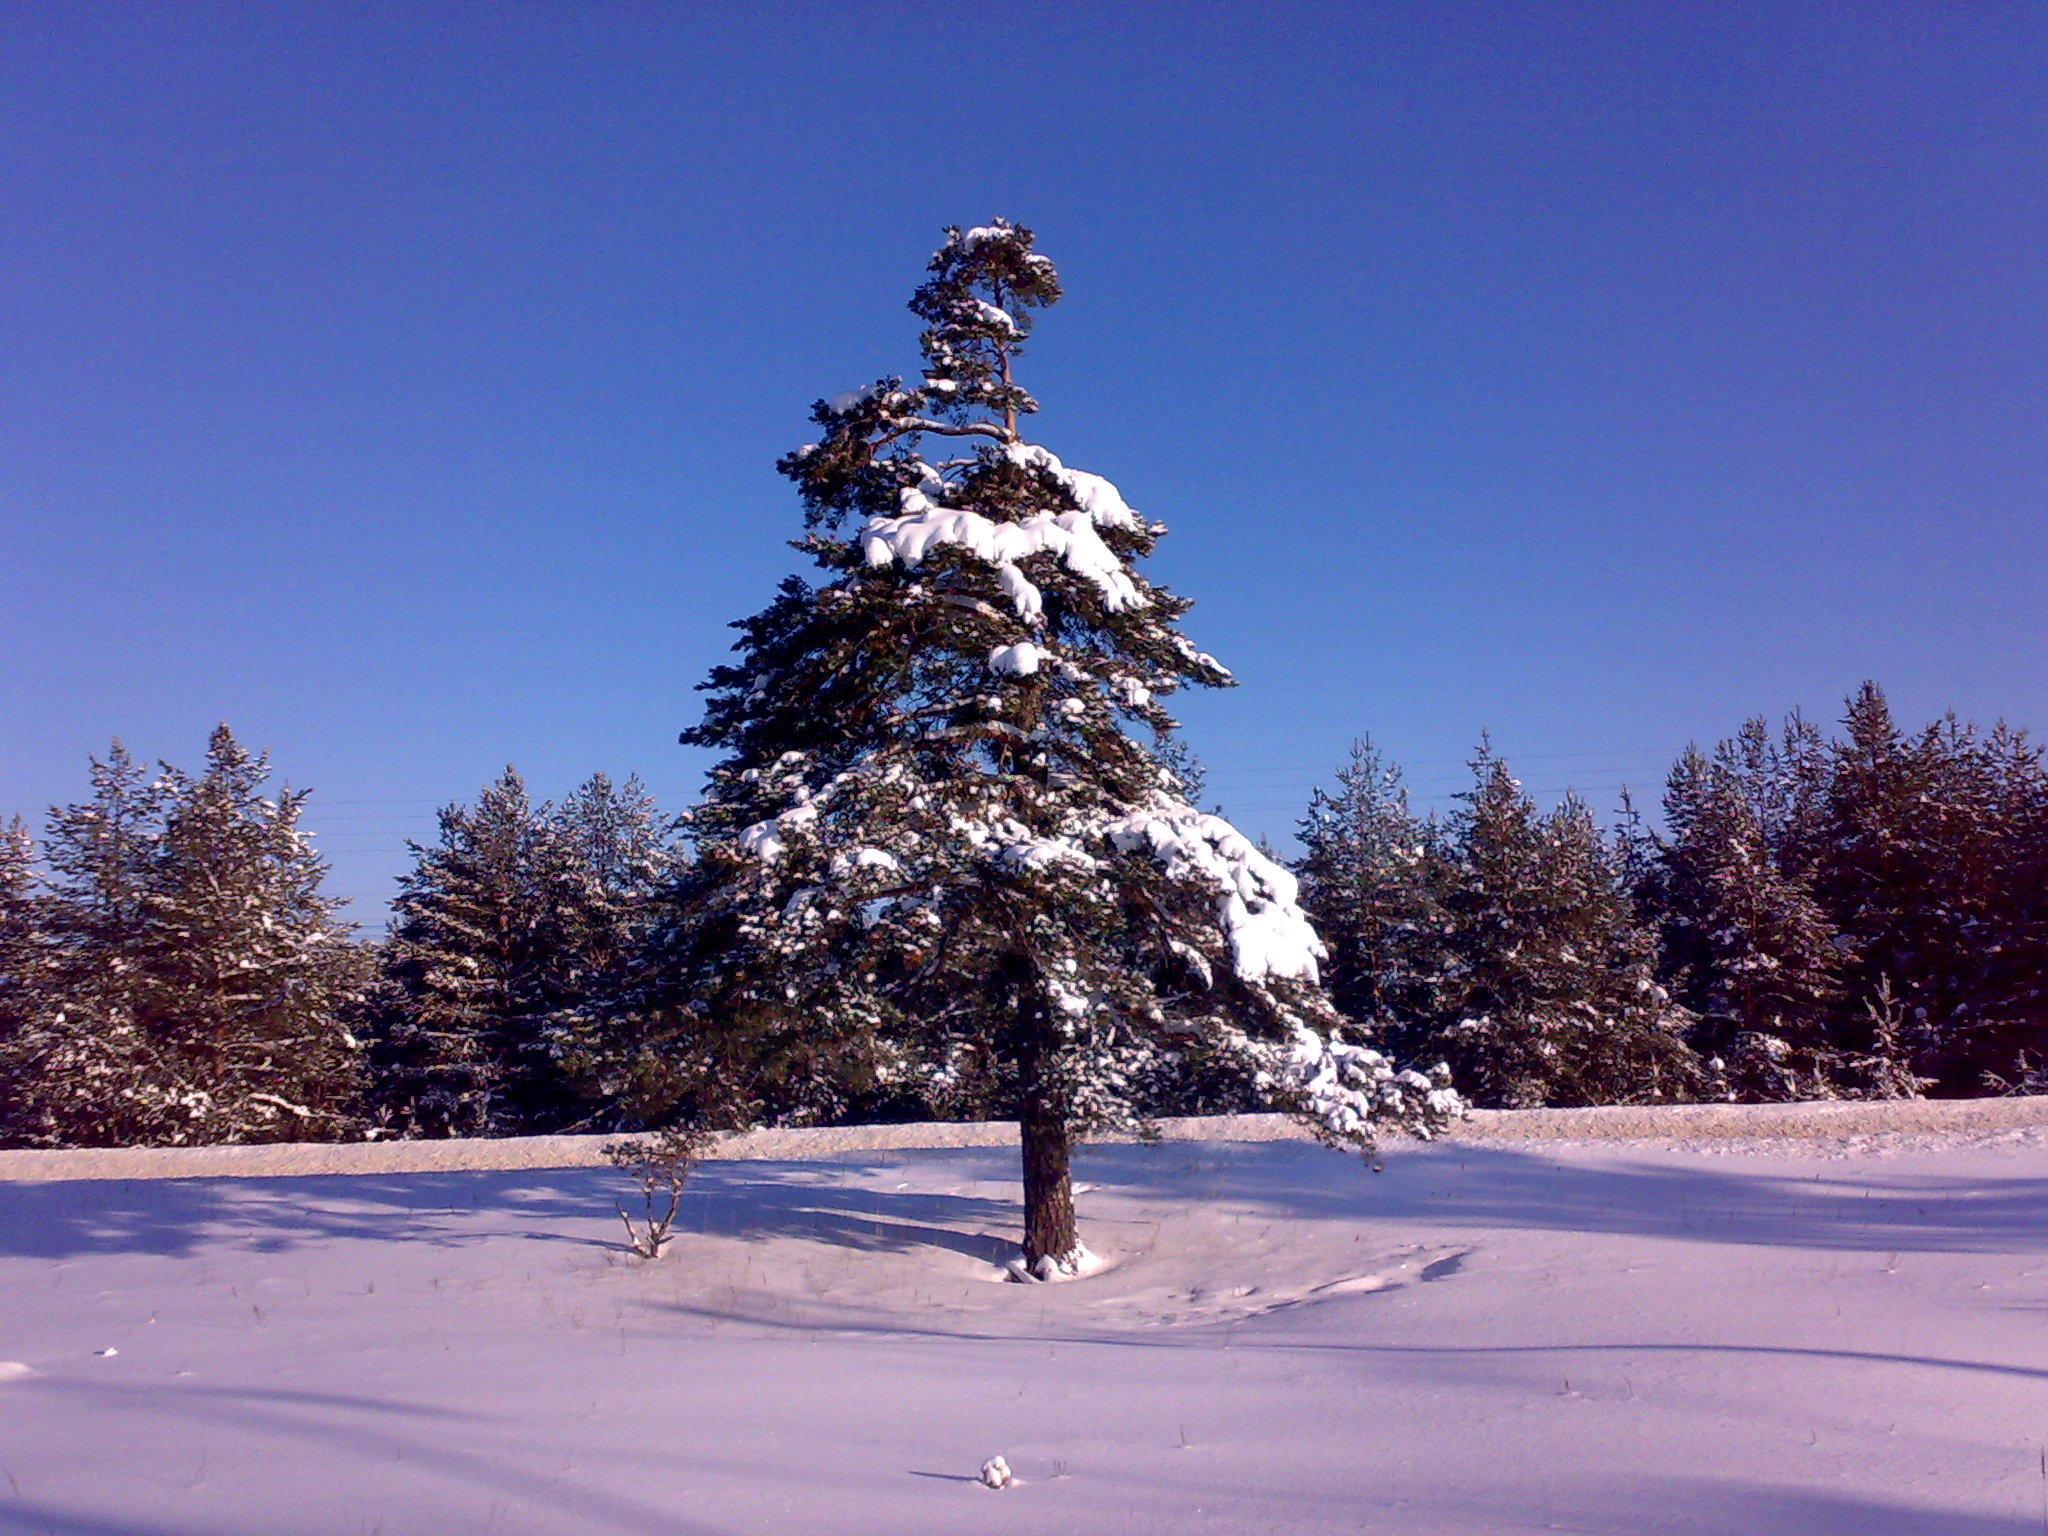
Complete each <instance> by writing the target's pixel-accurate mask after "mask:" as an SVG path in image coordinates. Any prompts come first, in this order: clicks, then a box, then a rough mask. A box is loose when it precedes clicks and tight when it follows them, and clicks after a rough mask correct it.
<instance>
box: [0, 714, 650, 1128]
mask: <svg viewBox="0 0 2048 1536" xmlns="http://www.w3.org/2000/svg"><path fill="white" fill-rule="evenodd" d="M269 776H270V769H269V764H268V762H267V760H266V759H265V758H263V757H260V756H254V755H252V754H250V753H249V752H247V751H246V750H244V749H243V748H242V747H241V746H240V744H239V743H237V742H236V741H235V739H234V736H233V734H232V733H231V732H230V731H229V730H228V729H227V728H226V727H225V726H223V727H221V728H220V729H218V730H217V731H215V732H214V735H213V738H212V741H211V743H210V745H209V747H208V750H207V758H206V766H205V768H204V770H203V771H202V772H200V773H199V774H197V775H189V774H186V773H183V772H181V771H179V770H178V769H176V768H173V767H171V766H169V765H168V764H160V765H158V766H157V768H156V769H154V770H147V769H145V768H144V767H142V766H141V765H139V764H137V763H136V762H135V761H134V760H133V759H132V758H131V757H130V756H129V755H128V754H127V753H126V752H125V751H123V750H122V749H121V748H120V747H119V746H118V744H117V745H116V747H115V748H114V750H113V751H112V752H111V753H110V754H109V755H108V757H107V758H106V759H105V760H104V761H95V762H94V763H93V765H92V785H93V794H92V797H91V798H90V799H89V800H87V801H86V802H84V803H83V804H80V805H73V806H68V807H63V808H59V809H57V810H55V811H53V812H52V813H51V815H50V819H49V823H48V827H47V830H46V832H45V834H44V836H43V838H42V840H41V846H40V848H38V846H37V840H36V839H35V838H34V837H33V836H32V835H31V833H30V830H29V829H28V828H27V827H26V826H24V825H23V824H22V823H21V822H20V821H19V820H18V819H17V820H16V821H15V822H14V823H13V824H12V825H11V826H10V827H7V828H5V829H0V831H4V836H0V1145H13V1146H51V1147H54V1146H126V1145H138V1144H154V1145H167V1146H176V1145H186V1144H195V1143H203V1142H250V1141H281V1140H327V1139H356V1138H360V1137H363V1136H397V1135H405V1136H463V1135H517V1134H521V1133H525V1132H540V1131H557V1130H571V1129H581V1128H593V1127H609V1126H614V1125H618V1124H621V1123H627V1122H626V1119H625V1112H624V1111H623V1110H622V1107H621V1106H622V1103H623V1102H624V1099H623V1096H622V1094H621V1092H620V1079H619V1073H618V1070H617V1067H616V1065H615V1064H614V1063H612V1062H610V1061H609V1060H607V1061H600V1060H599V1059H598V1058H599V1054H600V1053H599V1052H597V1051H596V1050H594V1049H593V1048H592V1043H591V1042H592V1038H593V1035H592V1033H591V1031H592V1026H591V1024H590V1020H591V1018H592V1017H593V1015H592V1014H591V1013H590V1011H589V1009H588V1005H589V1004H590V1003H591V1001H592V1000H593V999H594V998H597V997H600V996H610V995H615V994H616V992H617V990H618V989H619V987H620V986H621V985H622V984H623V983H624V981H625V980H626V979H627V978H628V977H629V976H630V974H631V966H632V962H633V960H634V958H635V957H636V956H637V955H638V953H639V951H640V948H641V944H642V940H643V938H644V936H645V932H646V925H647V922H648V917H649V913H650V912H651V910H652V904H653V899H654V897H655V895H656V894H657V893H658V892H661V891H664V890H665V889H666V888H667V886H668V885H669V884H670V883H671V881H672V879H673V877H674V875H675V872H676V870H677V867H678V863H679V855H678V852H677V849H678V846H679V845H678V844H677V841H676V837H675V827H674V823H673V819H672V818H665V817H663V816H662V815H661V814H660V813H659V812H658V811H657V810H656V808H655V806H654V803H653V801H652V800H651V799H650V798H649V797H648V796H647V795H646V793H645V792H644V791H643V790H642V789H641V787H640V785H639V784H638V782H637V781H634V780H630V779H629V780H627V781H626V782H625V783H624V784H615V783H613V782H612V781H611V780H609V779H607V778H606V777H604V776H603V775H598V776H596V777H593V778H592V779H590V780H589V781H588V782H587V783H585V784H584V785H583V786H581V787H580V788H579V789H577V790H576V791H575V793H573V794H572V795H570V796H569V797H568V798H567V799H565V800H564V801H563V802H562V803H561V804H559V805H548V804H535V803H534V802H533V801H532V800H531V799H530V797H529V796H528V794H527V792H526V789H525V786H524V785H523V784H522V783H521V782H520V779H519V776H518V774H517V773H515V772H513V771H512V770H510V769H507V770H506V772H505V774H504V776H503V777H502V778H500V779H499V780H498V781H497V782H496V783H494V784H492V785H490V786H489V787H488V788H487V789H486V790H485V791H484V793H483V794H482V795H481V796H480V797H479V799H478V801H477V803H476V804H475V805H474V806H450V807H448V808H447V809H445V810H443V811H442V812H441V813H440V827H439V836H438V838H437V839H436V840H435V841H434V842H432V843H430V844H413V845H412V848H413V854H414V863H413V867H412V869H411V870H410V871H409V872H408V873H407V874H406V875H405V876H404V878H403V879H402V880H401V882H400V890H399V895H398V897H397V899H396V901H395V903H394V905H393V911H392V920H391V926H390V932H389V935H388V937H387V938H385V939H384V940H382V941H381V942H377V943H363V942H360V941H358V940H357V938H356V937H355V935H354V931H353V927H352V925H350V924H347V923H344V922H343V921H341V920H340V918H339V916H338V908H339V906H340V903H339V902H338V901H336V900H334V899H332V898H330V897H327V896H324V895H322V894H321V890H320V883H321V879H322V877H323V875H324V874H325V872H326V866H325V865H324V863H323V862H322V861H321V860H320V859H319V858H318V857H317V855H316V854H315V853H314V851H313V849H312V846H311V844H310V843H309V842H308V840H307V838H306V836H305V834H304V833H303V832H302V831H301V830H300V826H299V822H300V817H301V812H302V810H303V807H304V804H305V798H306V797H305V795H304V793H303V792H296V791H290V790H287V791H285V792H283V793H281V794H279V795H277V796H275V797H274V798H273V797H266V796H265V795H264V794H263V792H262V789H263V785H264V784H265V783H266V781H267V780H268V778H269Z"/></svg>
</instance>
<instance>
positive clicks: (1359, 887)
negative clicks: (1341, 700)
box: [1294, 740, 1450, 1030]
mask: <svg viewBox="0 0 2048 1536" xmlns="http://www.w3.org/2000/svg"><path fill="white" fill-rule="evenodd" d="M1299 836H1300V838H1301V844H1302V848H1303V855H1302V858H1301V860H1300V862H1299V863H1297V864H1296V865H1295V866H1294V872H1295V875H1296V877H1297V878H1298V879H1299V880H1300V882H1301V906H1302V910H1303V911H1304V912H1306V913H1307V914H1308V916H1309V918H1310V919H1311V920H1312V921H1313V922H1314V924H1315V926H1316V931H1317V932H1318V933H1320V934H1321V935H1322V937H1323V942H1324V943H1325V944H1326V945H1327V946H1328V949H1329V957H1328V959H1327V960H1326V962H1325V963H1324V966H1323V980H1324V985H1325V986H1326V987H1327V988H1328V990H1329V994H1330V1001H1331V1002H1332V1003H1334V1004H1335V1005H1336V1007H1337V1009H1338V1011H1339V1012H1341V1013H1342V1014H1344V1015H1345V1017H1347V1018H1349V1019H1352V1020H1353V1021H1355V1022H1357V1023H1359V1024H1362V1025H1366V1026H1368V1027H1371V1028H1377V1029H1392V1030H1412V1029H1413V1028H1414V1027H1416V1025H1418V1024H1419V1023H1420V1022H1421V1021H1423V1020H1425V1019H1428V1018H1430V1017H1433V1016H1434V1014H1435V1012H1436V1010H1437V1007H1438V1004H1439V1000H1440V996H1441V990H1442V987H1443V982H1444V972H1445V968H1446V966H1447V965H1448V963H1449V958H1450V957H1449V951H1448V947H1447V942H1446V941H1447V938H1448V933H1449V927H1450V920H1449V917H1448V915H1447V914H1446V913H1445V911H1444V909H1443V894H1444V888H1445V883H1446V876H1447V874H1448V870H1447V864H1446V860H1445V858H1444V856H1443V851H1442V848H1441V838H1440V836H1439V832H1438V829H1437V828H1435V827H1433V826H1431V825H1429V824H1428V823H1426V822H1424V821H1423V820H1422V819H1421V818H1419V817H1417V816H1416V815H1415V814H1414V813H1413V812H1411V811H1410V810H1409V808H1408V792H1407V790H1406V789H1405V788H1404V787H1403V785H1402V782H1401V771H1400V769H1398V768H1396V767H1394V766H1393V765H1392V764H1389V763H1387V762H1385V761H1384V760H1383V759H1382V758H1381V756H1380V754H1379V753H1378V752H1377V751H1376V750H1374V748H1373V745H1372V743H1371V742H1370V741H1369V740H1368V741H1360V742H1358V743H1357V744H1356V745H1355V746H1353V748H1352V750H1351V760H1350V761H1349V762H1348V763H1347V764H1346V765H1345V766H1344V767H1343V768H1340V769H1339V770H1338V771H1337V790H1336V793H1334V794H1328V793H1325V792H1324V791H1323V790H1321V789H1317V790H1315V791H1314V793H1313V794H1312V796H1311V798H1310V801H1309V811H1308V815H1307V817H1306V818H1305V819H1304V820H1303V821H1302V823H1301V827H1300V833H1299Z"/></svg>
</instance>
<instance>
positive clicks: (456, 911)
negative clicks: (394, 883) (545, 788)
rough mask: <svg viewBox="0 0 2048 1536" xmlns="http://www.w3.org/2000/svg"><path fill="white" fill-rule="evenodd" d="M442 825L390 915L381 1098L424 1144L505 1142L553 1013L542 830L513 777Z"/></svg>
mask: <svg viewBox="0 0 2048 1536" xmlns="http://www.w3.org/2000/svg"><path fill="white" fill-rule="evenodd" d="M439 822H440V837H439V840H438V841H437V842H436V843H434V844H432V845H424V844H420V843H412V844H409V846H410V847H411V849H412V852H413V860H414V862H413V867H412V869H411V870H409V871H408V872H407V873H406V874H405V875H403V876H402V877H401V878H400V881H399V894H398V898H397V900H396V901H395V902H394V903H393V904H392V923H391V931H390V936H389V937H388V938H387V940H386V941H385V945H384V955H383V970H384V978H385V981H386V983H387V988H388V993H387V997H386V999H385V1003H384V1008H383V1010H382V1011H383V1018H382V1019H381V1021H380V1023H379V1026H378V1029H377V1040H376V1044H375V1046H374V1048H373V1053H372V1063H373V1070H374V1083H375V1088H374V1093H375V1100H376V1104H377V1107H378V1109H379V1110H380V1112H381V1113H382V1115H383V1116H384V1117H385V1119H386V1120H387V1123H395V1124H396V1125H397V1126H398V1127H400V1128H403V1129H405V1130H408V1131H412V1132H415V1133H419V1134H424V1135H429V1136H488V1135H502V1134H508V1133H509V1132H511V1131H512V1130H513V1129H515V1128H516V1122H515V1120H514V1113H513V1109H512V1101H514V1100H517V1099H519V1098H522V1097H524V1095H523V1094H522V1093H521V1092H520V1088H521V1087H522V1086H523V1083H522V1079H524V1078H525V1077H527V1076H528V1075H529V1074H530V1071H531V1069H532V1068H533V1066H534V1065H535V1060H534V1058H535V1057H536V1056H537V1054H538V1051H537V1046H538V1042H537V1040H536V1039H535V1038H534V1036H535V1034H536V1033H537V1028H538V1026H537V1023H536V1021H537V1020H538V1019H540V1018H543V1017H545V1015H546V1014H547V1013H548V1011H549V1004H550V1000H549V999H548V998H547V996H546V994H545V989H544V987H543V985H542V972H543V969H544V963H545V962H544V938H543V933H542V923H541V908H542V903H541V900H540V898H539V895H538V893H537V891H536V890H535V888H534V879H533V875H534V864H535V852H536V848H535V845H536V844H537V843H538V842H539V841H540V840H541V837H542V829H541V819H540V816H539V815H538V814H537V813H536V811H535V809H534V806H533V802H532V800H531V798H530V797H529V796H528V794H527V792H526V782H525V780H523V779H522V778H521V777H520V776H519V773H518V771H517V770H516V769H513V768H509V767H508V768H507V769H506V770H505V771H504V773H503V774H501V775H500V776H499V777H498V778H497V779H496V780H495V781H494V782H492V783H491V784H489V785H487V786H485V788H484V791H483V793H482V794H481V795H479V796H478V797H477V803H476V804H475V805H474V806H464V805H449V806H444V807H443V808H442V810H441V812H440V816H439Z"/></svg>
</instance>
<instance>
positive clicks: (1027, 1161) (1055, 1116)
mask: <svg viewBox="0 0 2048 1536" xmlns="http://www.w3.org/2000/svg"><path fill="white" fill-rule="evenodd" d="M1019 1130H1020V1131H1021V1133H1022V1136H1023V1142H1024V1262H1025V1264H1026V1265H1027V1266H1028V1267H1029V1268H1030V1269H1031V1270H1032V1271H1033V1272H1035V1273H1036V1272H1039V1271H1040V1269H1041V1266H1040V1260H1042V1259H1050V1260H1051V1261H1052V1262H1053V1264H1054V1265H1057V1266H1059V1267H1062V1268H1065V1267H1068V1266H1071V1265H1072V1264H1073V1262H1074V1260H1075V1258H1076V1257H1077V1256H1078V1254H1079V1253H1080V1249H1081V1238H1080V1234H1079V1233H1078V1232H1076V1231H1075V1229H1074V1181H1073V1178H1072V1176H1071V1174H1070V1172H1069V1167H1068V1165H1069V1162H1070V1159H1071V1157H1072V1154H1073V1138H1072V1136H1071V1135H1070V1134H1069V1133H1068V1130H1067V1117H1066V1115H1065V1114H1064V1113H1063V1112H1062V1108H1061V1106H1060V1105H1058V1104H1056V1103H1052V1102H1050V1101H1049V1100H1048V1098H1047V1097H1046V1095H1045V1094H1043V1093H1042V1092H1040V1091H1039V1088H1038V1085H1037V1084H1036V1083H1032V1082H1027V1083H1026V1085H1025V1090H1024V1103H1023V1106H1022V1115H1021V1118H1020V1123H1019Z"/></svg>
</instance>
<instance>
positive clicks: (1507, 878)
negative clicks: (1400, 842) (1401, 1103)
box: [1405, 749, 1702, 1108]
mask: <svg viewBox="0 0 2048 1536" xmlns="http://www.w3.org/2000/svg"><path fill="white" fill-rule="evenodd" d="M1473 769H1474V776H1475V782H1474V785H1473V787H1472V789H1470V790H1469V791H1467V792H1466V793H1465V794H1464V796H1463V797H1462V799H1463V804H1462V806H1461V808H1460V809H1459V811H1458V812H1457V813H1456V814H1455V815H1454V816H1452V817H1451V818H1450V827H1449V828H1448V833H1449V839H1450V849H1451V854H1452V857H1453V859H1454V861H1455V864H1454V869H1453V873H1452V878H1451V883H1450V887H1449V889H1448V891H1447V892H1446V894H1445V896H1444V899H1443V905H1444V908H1445V910H1446V911H1447V913H1448V914H1449V919H1450V928H1449V934H1448V944H1449V947H1450V949H1451V952H1452V955H1453V964H1452V965H1451V966H1450V967H1449V977H1448V980H1447V982H1446V984H1445V986H1444V987H1443V989H1442V992H1441V997H1440V1001H1439V1003H1438V1005H1437V1006H1438V1012H1437V1013H1436V1015H1435V1017H1434V1018H1432V1019H1429V1020H1427V1021H1426V1022H1425V1023H1424V1024H1423V1025H1421V1027H1419V1028H1418V1029H1417V1030H1416V1031H1415V1033H1414V1035H1413V1036H1412V1037H1411V1038H1410V1039H1409V1040H1408V1041H1407V1042H1405V1043H1406V1045H1407V1048H1408V1049H1409V1050H1411V1051H1413V1052H1416V1053H1418V1054H1423V1053H1427V1054H1429V1055H1431V1056H1434V1055H1437V1054H1441V1055H1442V1056H1443V1057H1444V1058H1445V1059H1446V1060H1448V1061H1449V1063H1450V1065H1451V1070H1452V1072H1453V1073H1455V1074H1456V1075H1457V1077H1458V1081H1459V1083H1460V1085H1461V1087H1463V1088H1464V1090H1465V1091H1466V1092H1467V1093H1468V1094H1469V1095H1470V1096H1471V1097H1472V1098H1473V1099H1474V1101H1475V1102H1478V1103H1483V1104H1495V1105H1500V1106H1503V1107H1507V1108H1518V1107H1523V1106H1534V1105H1540V1104H1617V1103H1642V1102H1656V1101H1659V1100H1672V1099H1684V1098H1690V1097H1693V1096H1695V1095H1696V1094H1697V1093H1698V1091H1699V1088H1700V1086H1701V1080H1702V1079H1701V1072H1700V1064H1699V1061H1698V1058H1697V1057H1696V1056H1695V1055H1694V1054H1693V1052H1692V1051H1691V1050H1690V1048H1688V1047H1687V1046H1686V1044H1685V1043H1684V1039H1683V1032H1684V1030H1685V1028H1686V1026H1687V1025H1688V1024H1689V1022H1690V1019H1689V1016H1688V1015H1687V1014H1686V1013H1685V1011H1684V1010H1683V1009H1681V1008H1679V1007H1678V1006H1677V1005H1676V1004H1675V1003H1673V1002H1672V1001H1671V999H1670V997H1669V995H1668V994H1667V993H1666V991H1665V989H1664V988H1663V987H1662V986H1661V985H1659V984H1658V982H1657V979H1656V973H1655V971H1656V944H1655V939H1654V937H1653V936H1652V935H1651V934H1650V933H1649V932H1648V931H1647V930H1645V929H1644V928H1643V927H1642V926H1641V925H1640V924H1639V923H1638V922H1637V920H1636V914H1635V908H1634V904H1633V901H1632V900H1631V895H1630V892H1629V890H1628V887H1627V884H1626V881H1625V879H1624V877H1623V872H1622V869H1621V866H1620V862H1619V860H1618V859H1617V857H1616V856H1615V854H1614V853H1613V851H1612V850H1610V849H1609V848H1608V846H1607V844H1606V842H1605V840H1604V839H1603V838H1602V837H1601V835H1600V830H1599V828H1598V827H1597V826H1596V825H1595V824H1594V821H1593V817H1592V814H1591V813H1590V812H1589V811H1588V810H1587V808H1586V806H1585V804H1584V803H1583V802H1581V801H1579V800H1577V799H1576V798H1571V797H1567V799H1566V800H1565V801H1564V803H1563V804H1561V805H1559V806H1558V808H1557V809H1556V810H1554V811H1552V812H1551V813H1550V814H1549V815H1547V816H1546V815H1542V814H1540V813H1539V812H1538V811H1537V808H1536V806H1535V803H1534V802H1533V801H1532V800H1530V798H1529V797H1528V795H1527V794H1525V793H1524V792H1523V790H1522V787H1521V785H1520V784H1519V783H1517V782H1516V780H1515V778H1514V776H1513V775H1512V774H1510V773H1509V772H1508V768H1507V765H1506V764H1505V763H1503V762H1501V761H1500V760H1499V759H1497V758H1495V757H1494V756H1492V754H1491V753H1490V752H1488V751H1486V750H1484V749H1482V751H1481V754H1480V756H1479V758H1478V759H1477V760H1476V761H1475V762H1474V764H1473Z"/></svg>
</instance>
